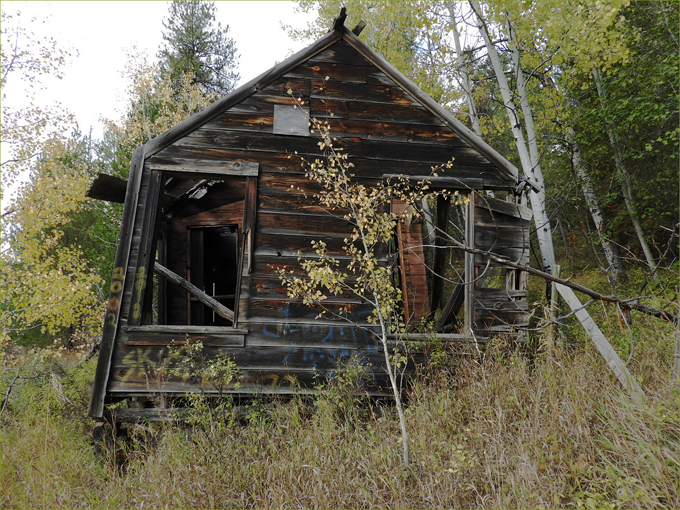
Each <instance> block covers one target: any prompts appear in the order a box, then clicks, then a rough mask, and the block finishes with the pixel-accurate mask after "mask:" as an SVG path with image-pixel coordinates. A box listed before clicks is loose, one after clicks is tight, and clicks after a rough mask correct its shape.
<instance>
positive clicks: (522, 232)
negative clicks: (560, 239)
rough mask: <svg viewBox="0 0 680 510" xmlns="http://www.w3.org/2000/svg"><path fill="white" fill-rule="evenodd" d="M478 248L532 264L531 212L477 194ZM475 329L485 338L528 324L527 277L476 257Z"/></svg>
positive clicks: (476, 235)
mask: <svg viewBox="0 0 680 510" xmlns="http://www.w3.org/2000/svg"><path fill="white" fill-rule="evenodd" d="M474 220H475V221H474V242H475V247H476V248H479V249H481V250H485V251H490V252H492V253H494V254H496V255H500V256H503V257H508V258H510V259H511V260H513V261H514V262H517V263H519V264H523V265H529V236H530V233H531V210H529V209H527V208H526V207H524V206H522V205H519V204H515V203H512V202H506V201H503V200H497V199H495V198H490V197H486V196H482V195H479V194H474ZM474 268H475V273H474V277H475V280H474V281H475V283H474V293H473V310H474V315H473V327H474V330H475V334H476V335H478V336H481V337H486V336H489V335H490V334H492V333H504V332H511V331H516V330H514V328H513V326H516V327H522V326H527V325H528V315H529V313H528V309H529V306H528V303H527V295H528V291H527V287H526V275H525V274H524V273H523V272H520V271H517V270H514V269H510V268H507V267H504V266H502V265H500V264H497V263H495V262H491V261H489V260H488V259H486V258H485V257H482V256H481V255H474Z"/></svg>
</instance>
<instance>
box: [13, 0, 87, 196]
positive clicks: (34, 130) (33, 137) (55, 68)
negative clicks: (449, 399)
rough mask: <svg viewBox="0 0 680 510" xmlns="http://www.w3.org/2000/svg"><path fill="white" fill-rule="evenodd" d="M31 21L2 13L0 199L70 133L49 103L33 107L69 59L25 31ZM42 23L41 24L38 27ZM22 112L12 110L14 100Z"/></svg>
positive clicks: (68, 123)
mask: <svg viewBox="0 0 680 510" xmlns="http://www.w3.org/2000/svg"><path fill="white" fill-rule="evenodd" d="M39 22H40V20H39V19H37V18H33V19H26V17H25V16H22V14H21V12H20V11H16V12H14V13H10V12H9V8H7V6H6V4H5V5H3V9H2V34H1V37H2V44H0V48H1V53H2V55H1V57H2V58H1V59H0V60H1V65H0V74H1V78H0V87H1V88H2V131H1V138H0V139H1V141H2V145H3V151H2V181H1V182H2V189H1V193H0V196H1V197H3V199H5V200H6V197H5V193H6V192H7V190H8V189H10V188H11V187H12V186H13V185H14V184H15V183H16V180H17V177H18V176H20V175H21V174H22V173H23V172H27V171H29V170H30V166H31V165H32V164H33V162H34V161H35V159H36V157H37V156H38V155H39V154H41V153H42V152H43V151H45V150H49V148H50V147H54V146H55V145H58V144H60V143H62V140H63V137H64V135H65V134H66V133H68V132H69V131H70V130H71V129H73V127H74V122H73V116H72V115H71V114H70V113H69V112H66V111H64V109H63V108H62V107H61V106H60V105H59V104H58V103H56V102H55V104H52V105H47V106H36V105H35V104H34V100H35V94H36V92H37V91H40V90H43V89H44V87H45V86H44V85H43V83H42V81H41V79H42V78H43V77H44V76H56V77H61V69H62V67H63V66H64V65H65V64H66V62H67V61H68V58H69V57H70V53H69V52H68V51H67V50H65V49H63V48H62V47H60V46H59V45H58V44H57V42H56V41H54V40H53V39H51V38H50V39H38V38H36V37H35V36H34V35H33V34H32V32H31V31H30V26H31V25H32V24H33V23H39ZM44 22H45V21H44V20H43V23H44ZM21 95H23V96H24V97H23V99H24V103H27V104H28V106H26V107H23V108H18V109H17V108H16V107H14V105H15V104H16V102H15V100H16V99H17V96H21Z"/></svg>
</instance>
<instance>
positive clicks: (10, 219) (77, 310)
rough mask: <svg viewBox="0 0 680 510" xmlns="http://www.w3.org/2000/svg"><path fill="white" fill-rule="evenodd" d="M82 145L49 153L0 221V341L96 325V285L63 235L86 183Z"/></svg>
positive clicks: (71, 143) (73, 240)
mask: <svg viewBox="0 0 680 510" xmlns="http://www.w3.org/2000/svg"><path fill="white" fill-rule="evenodd" d="M80 142H81V140H79V139H78V135H77V134H76V135H75V136H74V137H73V138H72V139H71V140H68V141H64V142H62V143H60V144H59V145H56V146H54V147H52V148H50V150H49V152H47V153H45V154H44V155H43V156H42V158H41V159H40V160H39V161H38V162H36V164H35V166H34V168H33V171H32V174H31V180H30V181H29V182H27V183H26V184H24V185H23V186H22V187H21V188H20V189H19V191H18V193H17V197H16V199H15V200H14V202H13V203H12V206H11V209H10V212H9V213H8V214H7V215H6V216H5V217H3V223H2V228H3V242H4V243H6V249H3V252H2V279H3V296H2V307H3V315H2V327H3V335H6V334H8V333H9V332H10V331H13V330H17V329H19V330H21V329H24V328H28V327H31V326H33V325H34V324H39V325H40V327H41V329H42V331H43V332H48V333H50V334H56V333H57V332H59V331H60V330H62V329H65V328H74V327H78V328H79V329H87V328H88V327H91V326H94V325H98V324H100V310H99V305H100V303H101V291H100V292H97V288H98V287H99V286H100V285H101V279H100V278H99V276H98V274H97V273H96V271H95V270H94V269H93V268H92V267H90V266H89V264H88V261H87V259H86V258H85V256H84V253H83V249H82V246H81V245H80V244H79V243H78V241H79V239H78V237H77V236H73V235H72V236H68V231H69V229H73V228H75V229H77V225H76V224H75V223H74V222H73V217H72V215H74V214H79V213H81V212H83V211H84V210H85V201H86V198H85V192H86V191H87V188H88V186H89V181H90V178H91V173H90V164H89V161H88V159H87V156H88V155H87V154H84V153H83V152H82V150H81V148H82V147H81V146H80ZM67 226H68V228H66V227H67Z"/></svg>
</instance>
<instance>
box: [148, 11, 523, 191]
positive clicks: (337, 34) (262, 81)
mask: <svg viewBox="0 0 680 510" xmlns="http://www.w3.org/2000/svg"><path fill="white" fill-rule="evenodd" d="M340 40H344V41H345V42H347V43H348V44H349V45H350V46H352V47H353V48H354V49H355V50H357V51H358V52H359V53H360V54H361V55H362V56H363V57H365V58H366V59H367V60H369V61H370V62H371V63H372V64H373V65H375V66H376V67H377V68H378V69H380V70H381V71H382V72H384V73H385V74H386V75H387V76H389V77H390V78H391V79H393V80H394V81H395V82H396V83H397V84H398V85H399V86H401V87H402V88H403V89H404V90H406V91H407V92H408V93H410V94H411V95H412V96H413V97H414V98H415V99H416V100H417V101H418V102H419V103H420V104H421V105H422V106H423V107H425V108H426V109H427V110H429V111H430V112H431V113H432V114H433V115H435V116H436V117H438V118H439V119H441V120H442V121H443V122H444V124H446V125H447V126H448V127H449V128H450V129H451V130H452V131H453V132H454V133H456V134H457V135H458V136H459V137H460V138H461V139H462V140H463V141H465V142H466V143H467V144H469V145H470V147H472V148H473V149H475V150H476V151H477V152H479V153H480V154H481V155H482V156H484V157H486V158H487V159H488V160H489V161H490V162H491V163H492V164H493V165H494V166H495V167H496V168H498V169H499V170H500V171H501V172H503V173H504V174H505V175H507V176H508V177H510V178H511V179H512V180H513V181H514V182H518V181H519V180H524V179H523V178H522V177H521V176H520V175H519V172H518V170H517V168H516V167H515V166H514V165H513V164H512V163H510V162H509V161H508V160H507V159H505V158H504V157H503V156H501V155H500V154H499V153H498V152H496V151H495V150H494V149H493V148H492V147H491V146H490V145H489V144H487V143H486V142H484V140H482V139H481V138H480V137H479V136H477V135H476V134H475V133H474V132H473V131H471V130H470V129H469V128H468V127H466V126H465V125H464V124H463V123H462V122H461V121H459V120H458V119H457V118H456V117H455V116H454V115H453V114H451V112H449V111H448V110H447V109H446V108H444V107H443V106H441V105H440V104H438V103H437V102H436V101H435V100H434V99H432V98H431V97H430V96H429V95H427V94H426V93H425V92H423V90H421V89H420V88H419V87H418V86H416V85H415V84H414V83H413V82H412V81H411V80H409V79H408V78H407V77H406V76H404V75H403V74H402V73H401V72H400V71H399V70H398V69H396V68H395V67H394V66H393V65H392V64H390V63H389V62H387V61H386V60H385V59H384V58H383V57H381V56H380V55H378V54H377V53H376V52H375V51H373V50H372V49H371V48H369V47H368V45H366V43H364V42H363V41H362V40H361V39H359V38H358V37H357V36H356V35H354V33H352V32H351V31H350V30H349V29H347V27H345V26H344V25H340V26H339V27H337V26H336V28H335V29H333V30H331V31H330V32H329V33H328V34H326V35H325V36H323V37H322V38H321V39H319V40H317V41H316V42H314V43H313V44H311V45H310V46H308V47H307V48H305V49H303V50H301V51H299V52H297V53H295V54H294V55H292V56H291V57H289V58H287V59H286V60H284V61H283V62H281V63H279V64H277V65H276V66H274V67H272V68H271V69H269V70H268V71H266V72H264V73H262V74H261V75H260V76H258V77H256V78H255V79H253V80H251V81H249V82H248V83H246V84H245V85H242V86H241V87H239V88H238V89H236V90H234V91H233V92H231V93H230V94H228V95H226V96H224V97H223V98H221V99H219V100H218V101H216V102H215V103H213V104H212V105H210V106H208V107H207V108H205V109H204V110H202V111H200V112H198V113H196V114H194V115H192V116H191V117H189V118H187V119H185V120H184V121H182V122H180V123H179V124H177V125H176V126H174V127H172V128H171V129H169V130H168V131H166V132H165V133H162V134H160V135H158V136H157V137H156V138H154V139H152V140H150V141H149V142H148V143H147V144H146V145H145V146H144V157H145V158H147V157H149V156H151V155H153V154H155V153H157V152H158V151H160V150H162V149H164V148H165V147H167V146H169V145H170V144H172V143H174V142H175V141H177V140H179V139H180V138H182V137H184V136H186V135H187V134H189V133H191V132H192V131H194V130H195V129H197V128H199V127H200V126H202V125H203V124H205V123H206V122H208V121H210V120H211V119H213V118H214V117H216V116H217V115H220V114H221V113H222V112H224V111H226V110H228V109H229V108H231V107H232V106H234V105H236V104H237V103H239V102H241V101H243V100H244V99H246V98H247V97H249V96H251V95H252V94H255V93H256V92H257V91H259V90H260V89H262V88H264V87H266V86H267V85H269V84H270V83H271V82H273V81H274V80H276V79H278V78H281V77H282V76H283V75H284V74H286V73H287V72H289V71H290V70H292V69H293V68H295V67H297V66H299V65H300V64H301V63H303V62H304V61H306V60H308V59H310V58H311V57H313V56H314V55H316V54H318V53H319V52H321V51H323V50H324V49H326V48H328V47H329V46H331V45H333V44H335V43H336V42H338V41H340Z"/></svg>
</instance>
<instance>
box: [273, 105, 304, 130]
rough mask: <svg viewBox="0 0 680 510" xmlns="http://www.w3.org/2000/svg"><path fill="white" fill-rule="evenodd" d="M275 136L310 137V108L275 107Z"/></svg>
mask: <svg viewBox="0 0 680 510" xmlns="http://www.w3.org/2000/svg"><path fill="white" fill-rule="evenodd" d="M274 134H275V135H292V136H309V108H300V107H299V106H297V107H296V106H293V105H284V104H276V105H274Z"/></svg>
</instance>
